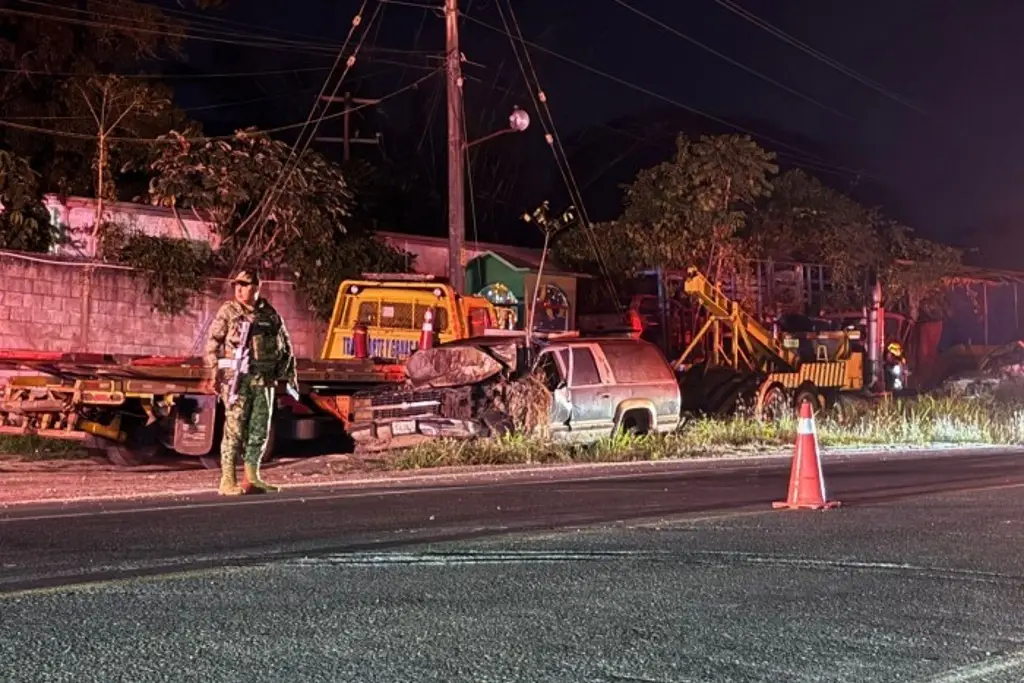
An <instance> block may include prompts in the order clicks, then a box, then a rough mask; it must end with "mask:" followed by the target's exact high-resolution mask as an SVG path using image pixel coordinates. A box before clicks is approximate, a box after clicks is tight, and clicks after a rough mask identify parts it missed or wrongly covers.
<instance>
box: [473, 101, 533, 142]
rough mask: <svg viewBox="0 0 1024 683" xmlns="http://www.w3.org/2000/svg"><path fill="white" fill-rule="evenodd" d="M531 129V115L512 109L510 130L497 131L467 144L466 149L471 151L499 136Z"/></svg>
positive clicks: (517, 108) (509, 120) (509, 119)
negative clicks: (475, 146)
mask: <svg viewBox="0 0 1024 683" xmlns="http://www.w3.org/2000/svg"><path fill="white" fill-rule="evenodd" d="M529 127H530V115H529V114H527V113H526V112H525V111H523V110H522V109H520V108H519V107H515V108H513V109H512V113H511V114H509V117H508V128H504V129H502V130H496V131H494V132H493V133H491V134H490V135H485V136H483V137H482V138H480V139H479V140H473V142H469V143H466V145H465V148H466V149H469V148H470V147H472V146H474V145H479V144H480V143H481V142H486V141H487V140H491V139H492V138H496V137H498V136H499V135H506V134H508V133H522V132H523V131H524V130H526V129H527V128H529Z"/></svg>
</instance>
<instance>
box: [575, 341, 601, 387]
mask: <svg viewBox="0 0 1024 683" xmlns="http://www.w3.org/2000/svg"><path fill="white" fill-rule="evenodd" d="M600 383H601V373H599V372H598V371H597V362H596V361H595V360H594V354H593V353H592V352H591V351H590V349H584V348H574V349H573V350H572V385H573V386H574V387H586V386H590V385H593V384H600Z"/></svg>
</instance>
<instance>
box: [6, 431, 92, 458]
mask: <svg viewBox="0 0 1024 683" xmlns="http://www.w3.org/2000/svg"><path fill="white" fill-rule="evenodd" d="M0 455H14V456H17V457H18V458H20V459H21V460H81V459H82V458H86V457H88V455H89V454H88V452H87V451H86V449H85V448H83V447H82V444H80V443H78V442H76V441H67V440H65V439H44V438H42V437H38V436H11V435H8V434H0Z"/></svg>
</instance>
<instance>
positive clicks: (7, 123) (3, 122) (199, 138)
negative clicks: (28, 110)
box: [0, 67, 444, 144]
mask: <svg viewBox="0 0 1024 683" xmlns="http://www.w3.org/2000/svg"><path fill="white" fill-rule="evenodd" d="M443 70H444V67H438V68H436V69H434V70H433V71H431V72H430V73H428V74H426V75H424V76H422V77H420V78H418V79H416V80H415V81H413V82H411V83H409V84H408V85H404V86H402V87H401V88H398V89H397V90H394V91H392V92H390V93H388V94H387V95H383V96H381V97H379V98H377V102H378V104H379V103H381V102H384V101H386V100H390V99H392V98H394V97H396V96H398V95H401V94H402V93H404V92H406V91H409V90H412V89H413V88H416V87H417V86H419V85H420V84H421V83H423V82H425V81H427V80H428V79H430V78H432V77H434V76H435V75H436V74H438V73H439V72H441V71H443ZM368 106H370V105H356V106H353V107H351V108H350V109H349V111H350V112H354V111H359V110H360V109H365V108H366V107H368ZM344 115H345V112H336V113H334V114H326V115H325V116H324V117H323V120H324V121H330V120H333V119H337V118H340V117H342V116H344ZM305 125H307V124H306V122H301V123H291V124H287V125H284V126H276V127H273V128H266V129H263V130H259V131H256V132H257V133H258V134H261V135H269V134H271V133H282V132H284V131H289V130H295V129H296V128H302V127H303V126H305ZM0 126H2V127H6V128H13V129H15V130H23V131H26V132H30V133H39V134H42V135H52V136H55V137H66V138H75V139H79V140H95V139H96V136H95V135H87V134H84V133H74V132H71V131H62V130H54V129H52V128H43V127H40V126H30V125H26V124H21V123H17V122H16V121H13V120H11V119H0ZM234 138H235V136H234V135H213V136H205V135H195V136H183V137H182V139H184V140H189V141H192V142H215V141H218V140H224V141H227V140H233V139H234ZM107 140H109V141H111V142H124V143H137V144H162V143H164V142H167V139H166V138H163V137H159V138H129V137H117V136H107Z"/></svg>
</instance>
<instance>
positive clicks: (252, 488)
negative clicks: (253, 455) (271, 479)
mask: <svg viewBox="0 0 1024 683" xmlns="http://www.w3.org/2000/svg"><path fill="white" fill-rule="evenodd" d="M242 490H243V491H244V492H245V493H274V492H276V491H280V490H281V487H280V486H273V485H272V484H268V483H267V482H265V481H263V480H262V479H260V466H259V465H254V464H252V463H248V462H247V463H245V474H244V475H243V477H242Z"/></svg>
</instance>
